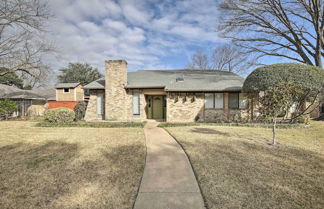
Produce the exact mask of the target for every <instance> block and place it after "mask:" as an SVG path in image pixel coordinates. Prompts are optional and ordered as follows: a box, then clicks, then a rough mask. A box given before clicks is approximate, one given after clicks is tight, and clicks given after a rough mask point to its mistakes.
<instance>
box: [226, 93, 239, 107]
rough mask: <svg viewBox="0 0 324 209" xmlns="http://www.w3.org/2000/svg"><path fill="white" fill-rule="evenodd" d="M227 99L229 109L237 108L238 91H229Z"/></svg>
mask: <svg viewBox="0 0 324 209" xmlns="http://www.w3.org/2000/svg"><path fill="white" fill-rule="evenodd" d="M228 100H229V101H228V106H229V108H230V109H238V108H239V93H229V95H228Z"/></svg>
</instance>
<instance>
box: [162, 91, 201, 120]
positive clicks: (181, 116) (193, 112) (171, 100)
mask: <svg viewBox="0 0 324 209" xmlns="http://www.w3.org/2000/svg"><path fill="white" fill-rule="evenodd" d="M204 102H205V98H204V94H202V93H196V94H190V93H188V94H186V93H168V94H167V122H195V121H203V120H204Z"/></svg>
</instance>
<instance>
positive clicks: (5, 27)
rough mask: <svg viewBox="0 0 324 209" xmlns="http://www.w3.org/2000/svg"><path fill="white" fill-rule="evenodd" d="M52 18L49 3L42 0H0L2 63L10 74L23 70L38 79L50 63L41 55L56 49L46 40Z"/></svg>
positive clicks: (0, 54)
mask: <svg viewBox="0 0 324 209" xmlns="http://www.w3.org/2000/svg"><path fill="white" fill-rule="evenodd" d="M48 18H49V12H48V9H47V5H46V4H45V3H43V2H42V1H40V0H1V1H0V66H1V67H4V68H6V69H7V70H6V71H4V72H2V73H1V74H0V76H3V75H5V74H7V73H13V72H20V73H22V74H24V75H29V76H31V77H35V78H39V76H40V75H42V76H44V72H45V71H46V70H47V66H46V65H44V63H43V62H42V56H43V55H44V54H45V53H48V52H50V51H52V50H53V47H52V44H49V43H48V42H46V41H44V38H43V35H44V33H45V32H46V31H45V30H44V23H45V21H46V20H47V19H48Z"/></svg>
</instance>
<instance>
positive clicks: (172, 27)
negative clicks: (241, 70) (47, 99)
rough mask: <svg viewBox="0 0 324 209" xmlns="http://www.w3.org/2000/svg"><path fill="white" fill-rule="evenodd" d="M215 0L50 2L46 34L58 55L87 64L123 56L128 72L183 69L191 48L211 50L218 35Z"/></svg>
mask: <svg viewBox="0 0 324 209" xmlns="http://www.w3.org/2000/svg"><path fill="white" fill-rule="evenodd" d="M216 2H217V1H216V0H177V1H175V0H164V1H159V0H120V1H117V0H116V1H114V0H55V1H54V0H53V1H50V8H51V10H52V12H53V14H54V16H55V19H54V20H52V21H51V23H50V27H49V29H50V31H51V34H50V35H49V36H50V37H49V38H50V39H53V40H54V41H55V43H56V45H57V48H58V51H59V56H58V57H57V58H56V59H53V58H52V59H49V60H48V62H49V63H50V65H51V67H52V68H54V70H57V69H58V68H60V67H62V66H66V65H67V63H68V62H88V63H90V64H91V65H93V66H96V67H98V68H99V69H100V71H101V72H103V70H104V69H103V64H104V60H107V59H125V60H127V62H128V64H129V70H130V71H134V70H137V69H175V68H183V67H184V66H185V65H186V63H187V62H188V59H189V58H190V56H191V54H192V52H193V51H195V50H197V49H198V50H203V51H205V50H211V49H212V48H213V47H214V46H215V45H216V44H217V43H220V42H222V41H224V40H221V39H220V38H218V36H217V33H216V24H217V19H218V17H217V3H216Z"/></svg>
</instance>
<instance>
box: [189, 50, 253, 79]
mask: <svg viewBox="0 0 324 209" xmlns="http://www.w3.org/2000/svg"><path fill="white" fill-rule="evenodd" d="M255 63H256V62H255V61H254V60H253V58H251V57H250V56H249V55H247V54H242V53H241V51H240V49H239V48H238V47H236V46H234V45H233V44H221V45H218V46H217V47H215V49H214V51H213V53H212V54H210V55H207V54H206V53H203V52H201V51H196V52H195V53H194V54H193V55H192V57H191V60H190V62H189V64H187V68H189V69H195V70H224V71H229V72H235V73H238V72H242V71H245V70H247V69H249V68H250V67H251V66H253V65H256V64H255Z"/></svg>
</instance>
